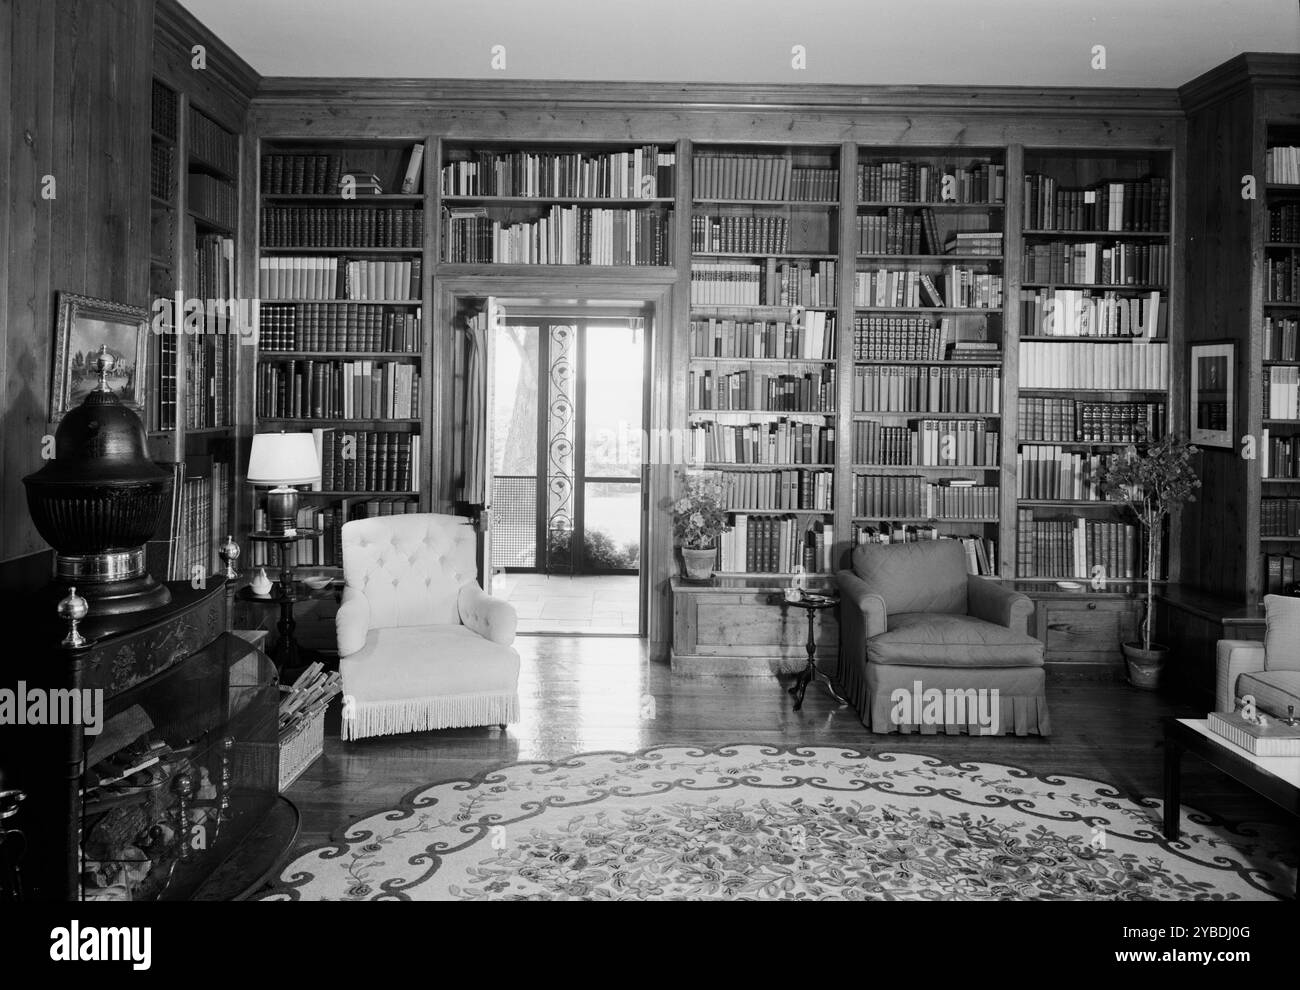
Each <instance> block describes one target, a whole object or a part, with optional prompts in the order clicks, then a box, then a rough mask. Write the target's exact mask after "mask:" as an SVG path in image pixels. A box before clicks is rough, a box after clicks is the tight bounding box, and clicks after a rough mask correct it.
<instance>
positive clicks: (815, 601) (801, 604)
mask: <svg viewBox="0 0 1300 990" xmlns="http://www.w3.org/2000/svg"><path fill="white" fill-rule="evenodd" d="M774 600H775V601H777V602H779V603H780V604H782V605H789V606H791V607H793V608H801V609H803V610H804V611H805V612H807V613H808V643H807V650H808V663H807V665H806V666H805V667H804V669H803V670H801V671H800V672H799V676H798V677H797V678H796V679H795V682H794V687H792V688H790V693H791V694H792V695H794V710H795V711H799V710H800V709H802V708H803V697H804V694H805V693H806V692H807V690H808V685H809V684H810V683H812V682H813V681H815V680H817V679H818V678H821V681H822V683H823V684H824V685H825V686H826V690H827V691H828V692H830V695H831V697H832V698H834V699H835V700H836V701H837V702H839V703H840V704H841V705H847V704H848V701H847V700H845V699H844V698H843V697H841V696H840V693H839V692H838V691H836V690H835V685H834V683H833V682H832V681H831V678H830V675H829V674H827V673H826V672H825V671H823V670H819V669H818V668H817V639H816V636H815V635H814V632H813V622H814V619H815V617H816V615H817V613H818V612H822V611H825V610H826V609H828V608H836V607H837V606H838V605H839V603H840V600H839V599H838V598H833V597H831V596H830V595H810V594H807V593H805V594H804V595H803V596H802V597H800V598H798V599H796V600H795V601H790V599H788V598H786V597H785V596H784V595H781V596H779V597H776V598H775V599H774Z"/></svg>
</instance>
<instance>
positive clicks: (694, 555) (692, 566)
mask: <svg viewBox="0 0 1300 990" xmlns="http://www.w3.org/2000/svg"><path fill="white" fill-rule="evenodd" d="M717 559H718V551H717V550H712V549H710V550H696V549H694V548H693V547H682V564H683V566H684V567H685V570H686V577H687V580H690V581H707V580H708V579H709V578H710V577H712V576H713V564H714V562H715V561H716V560H717Z"/></svg>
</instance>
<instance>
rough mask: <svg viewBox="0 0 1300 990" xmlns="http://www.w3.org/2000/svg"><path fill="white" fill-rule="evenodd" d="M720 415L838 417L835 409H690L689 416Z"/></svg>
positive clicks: (687, 411)
mask: <svg viewBox="0 0 1300 990" xmlns="http://www.w3.org/2000/svg"><path fill="white" fill-rule="evenodd" d="M719 413H730V414H732V415H735V414H737V413H739V414H740V415H742V416H767V417H780V416H822V417H825V416H838V415H839V413H838V411H837V410H835V409H827V410H823V411H821V412H818V411H816V410H813V409H688V410H686V415H687V416H716V415H718V414H719Z"/></svg>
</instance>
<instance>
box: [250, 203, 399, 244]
mask: <svg viewBox="0 0 1300 990" xmlns="http://www.w3.org/2000/svg"><path fill="white" fill-rule="evenodd" d="M260 229H261V238H262V247H268V248H277V247H306V248H307V249H315V248H327V247H328V248H337V247H344V248H367V247H409V248H418V247H422V246H423V245H424V210H417V209H407V208H403V207H391V208H383V209H372V208H368V207H361V206H348V207H338V206H331V207H321V206H265V207H263V208H262V218H261V228H260Z"/></svg>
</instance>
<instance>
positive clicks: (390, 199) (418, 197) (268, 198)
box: [258, 192, 425, 207]
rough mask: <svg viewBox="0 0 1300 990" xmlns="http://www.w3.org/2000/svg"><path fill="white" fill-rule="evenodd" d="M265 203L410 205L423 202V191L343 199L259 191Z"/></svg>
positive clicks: (328, 196)
mask: <svg viewBox="0 0 1300 990" xmlns="http://www.w3.org/2000/svg"><path fill="white" fill-rule="evenodd" d="M258 195H259V196H260V197H261V199H262V201H263V202H265V203H280V202H285V203H304V204H310V203H316V204H319V205H321V206H341V207H347V206H368V205H370V204H372V203H373V204H375V205H378V206H396V205H399V204H402V203H406V204H409V205H411V206H422V205H423V204H424V199H425V197H424V194H423V193H379V194H378V195H367V194H365V193H361V194H358V195H357V196H355V197H353V198H352V199H344V198H343V196H342V195H341V194H339V193H267V192H264V193H259V194H258Z"/></svg>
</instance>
